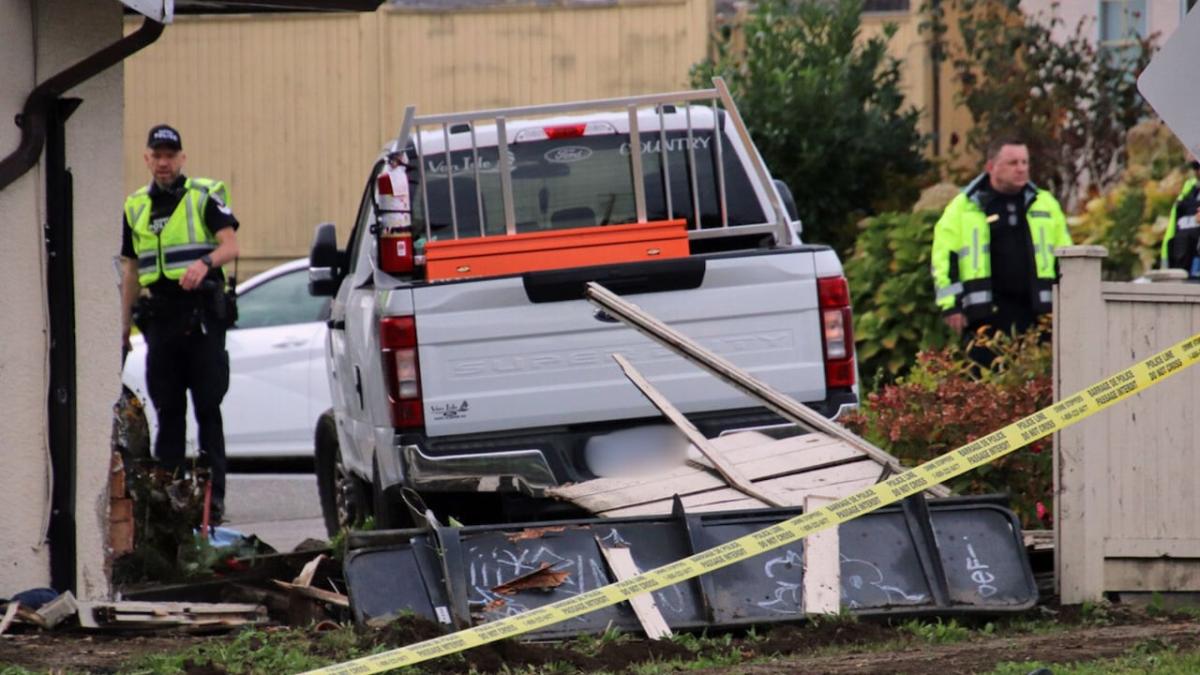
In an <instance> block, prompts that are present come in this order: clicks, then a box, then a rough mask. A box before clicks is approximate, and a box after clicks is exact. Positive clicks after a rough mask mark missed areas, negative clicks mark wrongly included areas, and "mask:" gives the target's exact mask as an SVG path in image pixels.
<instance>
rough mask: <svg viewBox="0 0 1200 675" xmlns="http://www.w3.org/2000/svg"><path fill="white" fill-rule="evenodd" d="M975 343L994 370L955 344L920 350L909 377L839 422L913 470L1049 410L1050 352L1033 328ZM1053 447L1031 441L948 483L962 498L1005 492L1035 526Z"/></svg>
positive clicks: (1047, 496) (1046, 507)
mask: <svg viewBox="0 0 1200 675" xmlns="http://www.w3.org/2000/svg"><path fill="white" fill-rule="evenodd" d="M975 341H976V344H980V345H983V346H986V347H988V348H989V349H991V350H992V351H993V352H995V353H996V354H997V357H996V362H995V368H996V370H994V371H984V372H982V373H981V372H979V370H978V368H976V367H974V366H973V364H972V363H971V362H970V361H969V360H967V359H966V357H965V356H964V354H963V352H962V350H961V349H959V348H958V347H957V346H954V347H950V348H946V349H936V350H930V351H923V352H921V353H920V354H918V355H917V363H916V365H915V366H914V367H913V369H912V370H911V371H910V372H909V373H908V374H907V375H905V376H904V377H902V378H900V379H899V380H898V381H897V382H896V383H894V384H888V385H885V386H884V387H883V388H882V389H881V390H880V391H878V392H872V393H871V394H869V395H868V396H867V399H866V402H865V403H864V404H863V406H862V407H861V408H860V409H859V410H858V411H856V412H855V413H853V414H851V415H849V416H847V417H845V418H843V422H844V424H845V425H846V426H847V427H849V428H850V429H851V430H853V431H855V432H856V433H858V434H859V435H862V436H864V437H865V438H867V439H868V440H870V441H872V442H874V443H875V444H877V445H879V446H880V447H882V448H884V449H886V450H888V451H889V452H891V453H892V454H893V455H895V456H897V457H898V458H899V459H900V460H901V461H902V462H904V463H905V464H906V465H909V466H915V465H917V464H920V463H923V462H926V461H928V460H930V459H933V458H935V457H938V456H940V455H943V454H945V453H946V452H949V451H951V450H954V449H955V448H958V447H960V446H962V445H965V444H966V443H969V442H971V441H973V440H975V439H977V438H980V437H982V436H986V435H987V434H989V433H991V432H993V431H996V430H997V429H1000V428H1001V427H1003V426H1005V425H1007V424H1010V423H1012V422H1015V421H1016V420H1018V419H1021V418H1022V417H1025V416H1027V415H1030V414H1033V413H1034V412H1036V411H1038V410H1040V409H1042V408H1044V407H1046V406H1048V405H1050V403H1051V402H1052V401H1053V387H1052V385H1051V376H1050V375H1051V374H1050V369H1051V358H1052V356H1051V348H1050V344H1049V343H1043V342H1041V341H1040V339H1039V334H1038V331H1037V330H1033V331H1030V332H1029V333H1026V334H1024V335H1018V336H1016V337H1009V336H1007V335H998V336H995V337H990V338H989V337H984V336H977V337H976V338H975ZM1050 443H1051V440H1050V438H1044V439H1041V440H1039V441H1035V442H1033V443H1031V444H1030V445H1029V446H1027V447H1025V448H1022V449H1020V450H1017V451H1015V452H1013V453H1010V454H1008V455H1005V456H1004V457H1001V458H1000V459H998V460H996V461H994V462H991V463H989V464H985V465H983V466H980V467H978V468H976V469H974V470H972V471H969V472H967V473H965V474H963V475H962V476H959V477H957V478H954V479H952V480H951V481H950V483H949V485H950V488H951V489H953V490H954V491H955V492H959V493H963V494H989V493H1009V494H1010V495H1011V497H1012V507H1013V510H1014V511H1015V512H1016V513H1017V515H1018V516H1019V517H1020V518H1021V521H1022V522H1023V523H1024V524H1025V526H1026V527H1037V526H1040V525H1041V524H1043V523H1044V522H1045V520H1046V519H1047V517H1048V514H1049V511H1050V503H1051V492H1052V488H1053V475H1052V473H1051V462H1052V460H1051V458H1052V456H1053V453H1052V452H1051V449H1050V448H1051V445H1050Z"/></svg>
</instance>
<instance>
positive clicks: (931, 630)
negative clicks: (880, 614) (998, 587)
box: [900, 619, 995, 644]
mask: <svg viewBox="0 0 1200 675" xmlns="http://www.w3.org/2000/svg"><path fill="white" fill-rule="evenodd" d="M986 629H987V630H986V632H985V633H984V634H985V635H991V634H992V633H993V632H995V626H994V625H993V624H991V623H989V624H987V625H986ZM900 630H902V631H904V632H906V633H911V634H912V636H913V637H915V638H917V639H918V640H922V641H924V642H928V643H931V644H949V643H952V642H963V641H965V640H969V639H971V635H972V634H973V633H974V631H972V630H971V629H970V628H967V627H966V626H962V625H959V623H958V621H957V620H955V619H950V620H949V621H945V622H943V621H942V620H941V619H938V620H937V621H936V622H934V623H930V622H924V621H917V620H915V619H914V620H912V621H906V622H904V623H903V624H901V625H900Z"/></svg>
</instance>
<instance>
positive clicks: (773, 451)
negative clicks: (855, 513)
mask: <svg viewBox="0 0 1200 675" xmlns="http://www.w3.org/2000/svg"><path fill="white" fill-rule="evenodd" d="M755 438H757V439H766V440H765V441H763V442H764V443H765V444H757V445H756V444H753V443H751V442H750V441H751V440H753V439H755ZM713 443H714V444H715V445H716V446H717V447H719V448H721V450H722V451H723V452H724V453H725V455H726V457H728V458H729V460H730V461H731V462H732V463H733V464H734V465H735V466H739V467H740V466H741V465H742V464H746V463H748V462H755V461H763V460H768V459H770V458H773V457H779V456H783V455H790V454H793V453H798V452H802V451H804V452H809V453H813V456H814V460H813V463H814V464H815V463H825V464H828V463H833V462H836V461H846V460H850V459H854V458H856V457H861V456H862V453H860V452H858V451H857V450H855V449H853V448H848V447H847V446H846V445H845V444H844V443H842V442H841V441H838V440H837V439H834V438H830V437H829V436H826V435H824V434H815V433H814V434H804V435H801V436H793V437H790V438H784V439H780V440H770V439H768V438H767V437H766V436H763V435H762V434H758V433H754V432H749V433H739V434H730V435H728V436H721V437H719V438H716V439H713ZM826 448H833V450H831V451H829V454H828V455H820V456H818V455H816V453H818V452H821V451H822V449H826ZM741 470H742V471H743V472H745V473H748V474H750V477H751V479H754V478H757V477H759V476H756V475H755V471H747V470H746V469H745V468H742V469H741ZM697 473H698V472H697V471H696V468H695V467H693V466H687V465H680V466H679V467H677V468H675V469H671V470H669V471H666V472H662V473H658V474H654V475H646V476H629V477H609V478H597V479H595V480H589V481H584V482H582V483H575V484H574V485H565V486H562V487H557V488H552V489H551V490H548V491H547V494H549V495H551V496H554V497H558V498H561V499H575V498H578V497H584V496H587V495H590V494H596V493H601V492H611V491H613V490H617V489H624V488H635V487H638V486H642V485H651V484H654V483H658V482H662V481H676V480H680V479H684V478H687V477H689V476H694V475H697Z"/></svg>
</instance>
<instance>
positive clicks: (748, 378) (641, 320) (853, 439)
mask: <svg viewBox="0 0 1200 675" xmlns="http://www.w3.org/2000/svg"><path fill="white" fill-rule="evenodd" d="M586 295H587V299H588V301H590V302H591V303H592V304H594V305H596V306H598V307H599V308H600V309H602V310H604V311H605V312H606V313H608V314H609V315H611V316H613V317H615V318H617V319H619V320H620V321H621V322H622V323H624V324H625V325H627V326H629V327H631V328H633V329H634V330H636V331H638V332H639V333H641V334H643V335H645V336H646V337H648V338H650V339H651V340H653V341H655V342H657V343H658V344H660V345H662V346H664V347H666V348H667V349H670V350H671V351H673V352H675V353H676V354H678V355H680V356H682V357H683V358H685V359H687V360H689V361H691V362H692V363H693V364H695V365H697V366H699V367H700V368H702V369H704V370H706V371H708V372H709V373H710V374H712V375H713V376H715V377H717V378H719V379H721V380H723V381H724V382H726V383H727V384H729V385H732V386H733V387H735V388H736V389H738V390H740V391H741V392H743V393H745V394H747V395H748V396H751V397H753V398H754V399H756V400H758V401H759V402H761V403H762V404H763V405H765V406H766V407H767V408H769V409H770V410H772V411H774V412H775V413H776V414H778V415H780V416H782V417H783V418H784V419H786V420H789V421H791V422H793V423H795V424H798V425H800V426H803V427H806V428H808V429H812V430H814V431H818V432H821V433H823V434H825V435H827V436H830V437H832V438H836V439H838V440H840V441H842V442H844V443H846V444H848V445H850V446H852V447H854V448H857V449H858V450H859V451H860V452H861V453H862V454H864V455H866V456H868V457H870V458H871V459H873V460H874V461H875V462H877V463H878V464H880V465H881V466H883V467H887V470H888V472H889V473H892V474H898V473H902V472H903V471H904V467H903V466H902V465H901V464H900V460H899V459H897V458H896V457H894V456H892V455H891V454H889V453H888V452H887V451H885V450H883V449H881V448H879V447H876V446H875V445H872V444H871V443H870V442H869V441H867V440H866V439H864V438H862V437H860V436H858V435H856V434H854V433H853V432H851V431H850V430H849V429H846V428H845V427H843V426H841V425H839V424H837V423H836V422H834V421H832V420H830V419H828V418H826V417H825V416H824V415H822V414H820V413H818V412H817V411H815V410H813V409H811V408H809V407H808V406H806V405H804V404H803V403H801V402H799V401H797V400H795V399H793V398H791V397H790V396H787V395H785V394H783V393H781V392H779V391H776V390H775V389H773V388H771V387H770V386H768V385H767V384H766V383H764V382H761V381H759V380H758V379H756V378H755V377H754V376H752V375H750V374H749V373H747V372H746V371H744V370H742V369H740V368H738V367H737V366H735V365H733V364H732V363H730V362H729V361H727V360H726V359H724V358H722V357H720V356H718V355H716V354H714V353H713V352H711V351H708V350H707V349H705V348H703V347H701V346H700V345H699V344H697V343H696V342H695V341H693V340H691V339H690V338H688V337H687V336H685V335H683V334H682V333H680V332H678V331H676V330H675V329H673V328H671V327H670V326H668V325H666V324H664V323H663V322H661V321H659V320H658V319H656V318H654V317H653V316H651V315H650V314H648V313H647V312H645V311H644V310H642V308H640V307H638V306H637V305H635V304H633V303H631V302H628V301H626V300H624V299H622V298H621V297H620V296H618V295H616V294H615V293H613V292H612V291H610V290H608V289H607V288H605V287H604V286H601V285H600V284H598V283H596V282H594V281H592V282H588V284H587V290H586ZM927 492H929V493H930V494H932V495H935V496H939V497H945V496H947V495H949V494H950V490H949V488H946V487H945V486H943V485H935V486H933V487H931V488H929V489H928V490H927Z"/></svg>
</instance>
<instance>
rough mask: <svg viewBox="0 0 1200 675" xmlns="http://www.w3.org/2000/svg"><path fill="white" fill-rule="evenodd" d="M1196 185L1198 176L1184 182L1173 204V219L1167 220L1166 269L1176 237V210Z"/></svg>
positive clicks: (1164, 239)
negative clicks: (1173, 240)
mask: <svg viewBox="0 0 1200 675" xmlns="http://www.w3.org/2000/svg"><path fill="white" fill-rule="evenodd" d="M1194 187H1196V177H1195V176H1192V177H1190V178H1188V179H1187V180H1186V181H1184V182H1183V188H1182V189H1181V190H1180V191H1179V196H1178V197H1176V198H1175V203H1174V204H1173V205H1172V206H1171V219H1170V220H1168V221H1167V235H1166V236H1165V237H1163V243H1162V268H1163V269H1164V270H1165V269H1167V267H1169V266H1170V265H1168V264H1167V261H1168V260H1170V253H1171V240H1172V239H1174V238H1175V218H1176V216H1178V215H1179V214H1178V213H1176V210H1177V209H1178V208H1179V202H1181V201H1183V200H1184V198H1185V197H1187V196H1188V193H1190V192H1191V191H1192V188H1194Z"/></svg>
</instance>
